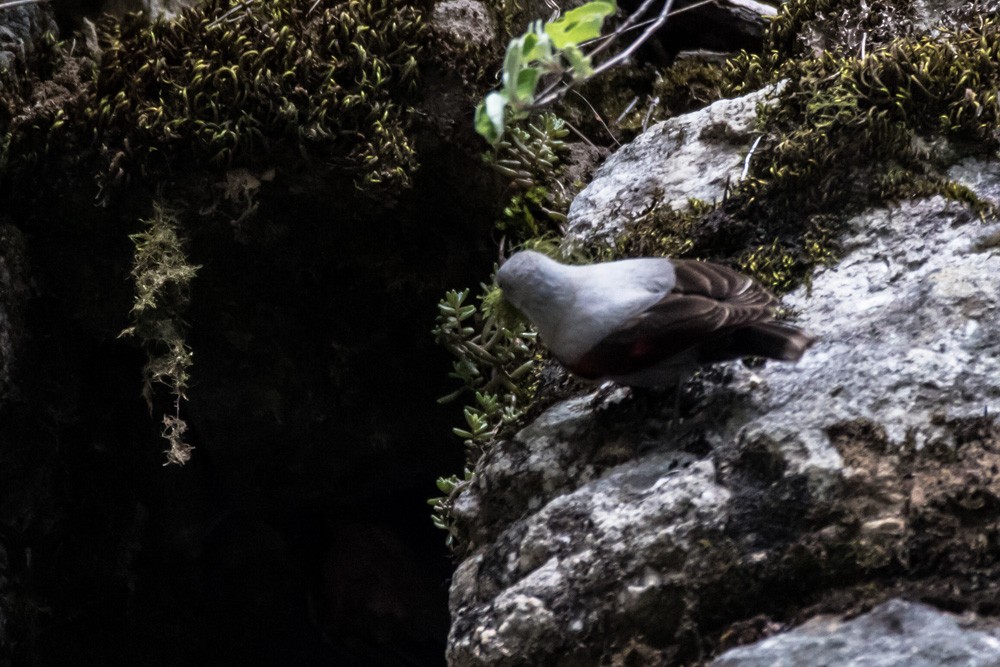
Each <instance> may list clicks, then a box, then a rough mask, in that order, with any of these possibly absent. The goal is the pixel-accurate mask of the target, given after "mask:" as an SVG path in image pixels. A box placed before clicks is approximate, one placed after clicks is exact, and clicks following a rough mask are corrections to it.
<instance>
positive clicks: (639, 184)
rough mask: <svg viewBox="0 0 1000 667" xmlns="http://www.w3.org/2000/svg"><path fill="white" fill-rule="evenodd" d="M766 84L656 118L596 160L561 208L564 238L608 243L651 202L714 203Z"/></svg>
mask: <svg viewBox="0 0 1000 667" xmlns="http://www.w3.org/2000/svg"><path fill="white" fill-rule="evenodd" d="M774 91H775V89H774V88H773V87H770V88H765V89H764V90H761V91H757V92H754V93H751V94H749V95H745V96H743V97H738V98H735V99H727V100H719V101H718V102H715V103H714V104H712V105H710V106H708V107H706V108H704V109H702V110H700V111H695V112H693V113H689V114H685V115H683V116H679V117H677V118H671V119H670V120H666V121H663V122H662V123H657V124H656V125H654V126H653V127H651V128H649V130H647V131H646V132H643V133H642V134H641V135H639V136H638V137H637V138H636V139H635V141H633V142H632V143H630V144H628V145H626V146H624V147H622V148H621V149H619V150H618V151H617V152H615V153H614V155H612V156H611V157H610V158H608V160H607V161H606V162H605V163H604V164H603V165H601V167H600V169H598V170H597V173H596V174H595V176H594V179H593V181H591V182H590V184H589V185H587V187H586V188H584V189H583V191H582V192H580V194H579V195H577V197H576V199H575V200H573V203H572V205H571V206H570V208H569V213H568V219H567V231H566V243H568V244H570V245H572V244H575V243H579V242H582V241H584V240H587V241H588V242H595V241H597V242H610V241H611V240H612V239H613V238H614V237H615V236H616V235H617V234H618V233H619V232H620V231H621V230H622V228H623V227H624V226H626V225H628V224H629V223H631V222H634V221H635V220H637V219H638V218H640V217H642V216H643V215H644V214H646V213H648V212H649V211H650V210H652V209H653V208H654V207H665V208H667V209H677V210H679V209H684V208H686V207H687V206H688V201H689V200H690V199H701V200H704V201H715V200H718V199H720V198H721V197H722V195H723V193H724V192H725V189H726V185H727V184H735V183H737V182H739V180H740V179H741V176H742V173H743V165H744V162H745V161H746V159H747V153H748V152H749V150H750V147H751V146H752V145H753V141H754V134H753V130H754V122H755V121H756V118H757V114H756V110H757V105H758V104H759V103H762V102H765V101H766V100H767V99H769V97H770V96H771V95H773V93H774Z"/></svg>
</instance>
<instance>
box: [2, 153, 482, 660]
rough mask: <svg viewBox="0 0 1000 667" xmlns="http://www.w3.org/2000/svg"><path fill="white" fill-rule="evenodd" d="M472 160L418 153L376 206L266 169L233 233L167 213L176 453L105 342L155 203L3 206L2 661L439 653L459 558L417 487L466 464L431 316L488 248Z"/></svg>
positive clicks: (74, 200)
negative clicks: (20, 338) (14, 277)
mask: <svg viewBox="0 0 1000 667" xmlns="http://www.w3.org/2000/svg"><path fill="white" fill-rule="evenodd" d="M463 160H469V161H470V162H468V163H466V162H463ZM472 160H473V158H468V157H459V158H457V159H456V158H455V156H454V155H452V156H444V157H442V156H441V155H434V154H431V153H428V154H427V155H426V156H425V157H424V159H423V167H422V169H421V170H420V172H418V174H417V175H416V183H415V185H414V188H413V189H412V190H410V191H409V192H408V193H405V194H404V195H403V196H402V198H401V199H400V200H399V201H398V202H397V203H396V204H395V205H394V206H392V207H389V208H385V207H382V206H381V205H380V203H379V202H373V203H371V204H369V205H366V204H364V203H362V204H360V205H359V204H358V201H357V198H356V197H355V198H342V199H341V198H338V197H337V195H336V194H335V193H336V192H337V190H336V189H334V188H331V189H330V191H329V192H316V191H315V190H308V191H306V192H301V193H298V194H296V193H294V192H293V191H294V188H289V187H287V186H288V184H287V183H285V184H276V185H275V186H274V187H273V188H272V189H271V190H270V191H266V192H262V194H261V197H260V209H259V211H258V212H257V214H256V216H255V217H254V218H253V219H252V220H251V221H249V222H247V223H245V225H244V226H243V227H241V228H236V227H235V226H234V225H232V224H230V223H229V222H228V221H227V220H224V219H221V218H209V219H206V220H204V221H199V220H197V219H194V220H187V221H186V222H185V227H186V230H187V231H188V233H189V234H190V236H191V245H190V255H191V259H192V261H193V262H194V263H196V264H200V265H201V266H202V268H201V270H200V271H199V273H198V276H197V278H196V279H195V281H194V284H193V287H192V301H191V308H190V311H189V313H188V322H189V323H190V327H191V328H190V336H189V342H190V345H191V347H192V349H193V350H194V353H195V363H194V366H193V368H192V374H193V378H192V384H191V389H190V392H189V398H190V400H189V401H188V402H187V403H186V404H185V405H184V406H183V408H182V410H183V416H184V418H185V419H186V420H187V421H188V423H189V425H190V429H191V430H190V432H189V433H190V436H191V439H190V442H191V444H192V445H194V446H195V448H196V449H195V450H194V453H193V458H192V460H191V462H190V463H189V464H188V465H186V466H184V467H174V466H170V467H166V468H164V467H163V465H162V464H163V461H164V457H163V453H162V452H163V449H164V448H165V442H164V441H163V440H162V438H161V437H160V433H159V431H160V425H159V424H158V422H157V420H158V419H159V415H162V414H163V412H164V411H165V410H168V409H169V408H170V401H169V400H168V398H169V397H167V396H166V393H165V392H163V393H162V394H158V396H157V399H156V400H155V401H154V409H153V413H152V416H151V415H150V413H149V411H148V409H147V406H146V404H145V402H144V400H143V398H142V397H141V396H140V390H141V375H140V369H141V368H142V365H143V363H144V362H145V356H144V354H143V353H142V351H141V350H140V349H139V347H138V346H137V344H136V343H135V342H133V341H128V340H122V339H119V338H118V333H119V331H120V330H121V329H122V328H124V327H125V326H127V323H128V320H127V318H128V310H129V307H130V305H131V299H132V290H133V286H132V284H131V282H130V280H129V277H128V271H129V269H130V262H131V254H132V250H133V249H132V244H131V242H130V241H129V240H128V233H129V232H130V231H132V230H134V229H135V227H136V224H137V220H138V219H140V218H141V217H143V216H146V215H148V206H149V203H150V201H151V199H152V197H151V196H150V195H149V194H147V193H141V192H137V193H135V194H134V195H132V196H129V197H126V198H124V199H123V200H122V201H121V202H119V203H118V204H115V205H113V206H112V207H111V208H109V209H98V208H94V207H93V206H92V204H91V203H89V202H87V199H88V198H89V197H90V196H91V193H90V192H89V191H88V192H83V191H82V190H84V188H81V191H80V192H73V191H66V192H64V193H63V195H62V196H60V197H56V198H49V199H48V200H43V199H41V198H31V199H25V200H20V202H19V205H18V206H16V207H14V208H12V209H11V210H9V212H8V220H9V221H13V222H16V224H17V226H18V228H19V229H20V230H21V231H22V232H23V233H24V236H25V239H26V244H27V255H28V260H29V265H30V267H31V269H30V270H31V276H32V281H33V292H32V296H31V298H30V299H29V300H28V301H27V303H26V307H25V330H26V331H27V332H28V335H27V338H26V340H25V343H24V347H23V351H22V354H21V357H20V363H19V366H18V375H17V383H16V386H17V390H18V393H17V394H16V395H13V396H11V397H9V399H8V400H7V401H6V402H5V404H4V405H3V407H2V409H0V438H2V440H3V443H4V447H3V453H2V454H0V470H2V473H0V475H2V477H3V479H2V480H0V481H2V482H3V484H0V510H2V512H0V530H2V533H0V538H2V540H0V542H2V544H3V546H4V547H5V550H6V560H7V564H6V568H5V570H4V574H5V577H6V585H5V586H4V588H3V594H4V596H5V597H6V598H7V600H6V603H7V604H6V605H5V608H6V609H8V610H10V611H13V612H14V613H12V614H9V616H8V617H7V618H5V619H4V624H3V628H4V631H5V632H6V634H7V637H11V638H13V637H17V638H18V641H17V643H8V644H7V647H6V648H5V651H7V652H8V653H9V658H8V659H9V660H11V664H24V665H30V664H41V665H46V664H69V663H70V662H73V663H74V664H164V665H175V664H210V665H222V664H238V663H242V664H301V665H355V664H356V665H367V664H382V665H434V664H443V662H444V644H445V638H446V635H447V631H448V612H447V592H448V582H449V577H450V574H451V569H452V563H451V560H450V558H449V555H448V552H447V549H446V548H445V546H444V535H443V534H442V533H441V532H440V531H438V530H436V529H435V528H434V527H433V526H432V524H431V522H430V511H429V508H428V506H427V505H426V502H425V501H426V499H427V498H429V497H431V496H434V495H436V494H437V491H436V489H435V487H434V480H435V478H436V477H437V476H439V475H445V474H451V473H454V472H457V471H459V470H460V469H461V466H462V463H463V459H464V457H463V452H462V447H461V443H460V442H459V441H458V440H457V439H456V438H454V437H453V436H452V435H451V427H452V426H454V425H455V424H458V423H461V408H460V405H457V404H452V405H444V406H441V405H438V404H437V403H436V400H435V399H436V398H437V397H439V396H441V395H443V394H445V393H448V392H450V391H452V390H453V389H454V385H453V381H452V380H450V379H449V378H448V377H447V372H448V369H449V367H450V359H449V357H448V355H447V354H446V353H445V352H444V351H443V350H441V349H439V348H438V347H437V346H436V345H435V344H434V342H433V339H432V335H431V333H430V330H431V328H432V326H433V324H434V317H435V314H436V303H437V300H438V299H439V298H440V297H441V296H442V294H443V292H444V291H445V290H446V289H449V288H455V287H464V286H474V285H476V284H477V283H478V282H479V281H480V280H482V277H483V276H484V275H488V273H489V270H490V267H491V266H492V263H493V261H494V259H495V253H496V250H495V247H494V246H493V244H492V241H491V240H490V238H489V232H488V230H489V229H490V227H491V223H492V220H493V219H494V216H495V215H496V211H495V210H492V209H490V208H489V207H488V206H484V204H482V202H491V201H499V200H500V197H497V196H495V192H492V191H491V189H493V188H495V187H496V185H495V182H494V180H493V178H492V177H491V176H489V175H487V174H485V173H484V172H483V169H482V167H481V166H480V165H479V164H478V163H476V162H474V161H472ZM484 189H485V190H486V191H487V194H484ZM340 192H341V193H342V192H343V190H341V191H340ZM0 657H4V656H3V654H0Z"/></svg>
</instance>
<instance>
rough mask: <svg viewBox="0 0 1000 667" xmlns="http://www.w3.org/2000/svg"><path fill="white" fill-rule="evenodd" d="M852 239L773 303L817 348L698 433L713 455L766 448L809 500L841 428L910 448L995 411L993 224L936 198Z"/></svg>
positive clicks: (998, 299)
mask: <svg viewBox="0 0 1000 667" xmlns="http://www.w3.org/2000/svg"><path fill="white" fill-rule="evenodd" d="M994 187H995V185H994ZM850 228H851V229H852V230H853V231H852V233H851V234H850V235H849V236H848V237H847V238H846V239H845V240H844V242H843V245H844V249H845V250H846V254H845V256H844V258H843V259H842V260H841V261H840V262H839V263H838V264H837V265H836V266H833V267H829V268H825V269H820V270H819V271H817V273H816V275H815V276H814V278H813V281H812V287H811V289H810V288H806V287H802V288H800V289H799V290H798V291H796V292H794V293H793V294H791V295H789V296H788V297H786V298H785V300H784V303H785V305H786V306H788V307H790V308H791V309H793V310H794V311H795V312H797V313H798V315H797V317H796V319H795V321H796V323H797V324H798V325H800V326H803V327H804V328H806V329H807V330H809V331H811V332H812V333H814V334H817V335H819V336H820V341H819V342H818V343H817V344H816V345H815V346H814V347H813V348H812V349H811V350H809V352H807V353H806V355H805V357H803V359H802V361H801V362H799V363H798V364H795V365H789V364H770V365H768V366H767V368H765V369H763V370H761V371H760V372H759V375H760V377H761V379H762V387H761V388H760V390H758V391H755V392H750V393H749V395H748V399H749V405H747V406H744V408H743V409H742V410H741V411H740V412H739V413H738V414H733V415H732V416H730V417H728V419H727V421H726V423H725V425H724V426H723V427H722V428H717V429H713V428H710V429H709V431H708V432H709V437H710V440H711V441H712V442H714V443H716V444H717V445H718V444H723V443H729V442H733V441H737V442H748V441H751V442H752V441H755V440H762V441H766V442H767V443H768V444H769V446H770V447H772V448H775V449H776V450H778V451H780V456H781V458H782V460H783V461H784V462H785V463H786V464H788V466H789V472H790V473H808V474H809V475H810V476H811V477H813V479H814V481H815V482H817V483H818V485H819V486H820V487H823V486H825V485H827V484H829V483H831V482H833V481H834V480H835V479H836V478H837V476H838V475H839V473H840V469H841V462H840V457H839V455H838V454H837V452H836V450H834V449H833V447H832V446H831V445H830V438H829V436H828V431H829V429H830V428H831V427H833V426H835V425H837V424H838V423H843V422H848V421H852V420H856V419H864V420H866V421H869V422H872V423H874V424H877V425H878V426H879V427H881V428H882V429H884V430H885V432H886V435H887V437H888V439H889V441H890V442H891V443H894V444H902V443H910V444H913V445H915V446H916V447H917V448H918V449H919V448H920V447H922V446H924V445H926V444H928V443H941V444H946V445H950V444H953V443H952V439H953V435H952V434H951V432H950V431H949V430H948V429H946V428H945V427H944V423H945V422H946V421H947V420H949V419H955V418H959V417H975V416H981V415H983V414H987V413H988V414H996V413H997V412H998V411H1000V337H997V336H996V335H995V332H996V331H997V330H998V329H1000V279H998V278H997V276H1000V255H998V254H997V253H996V252H992V251H990V250H989V249H981V248H979V244H978V241H977V239H980V238H986V239H988V238H991V237H992V235H994V234H998V233H1000V225H996V224H993V225H984V224H980V223H979V222H978V221H975V220H974V218H973V217H972V216H971V215H970V214H969V212H968V211H967V210H966V209H965V208H964V207H963V206H959V205H955V204H953V203H949V202H947V201H946V200H944V199H942V198H940V197H935V198H932V199H927V200H921V201H911V202H904V203H903V204H902V205H900V206H899V207H898V208H892V209H878V210H874V211H870V212H868V213H865V214H863V215H860V216H858V217H856V218H854V219H853V220H851V222H850Z"/></svg>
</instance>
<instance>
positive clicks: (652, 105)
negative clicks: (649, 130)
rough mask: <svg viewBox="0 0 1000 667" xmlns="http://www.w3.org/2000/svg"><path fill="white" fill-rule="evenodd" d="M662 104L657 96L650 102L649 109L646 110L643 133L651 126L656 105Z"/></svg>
mask: <svg viewBox="0 0 1000 667" xmlns="http://www.w3.org/2000/svg"><path fill="white" fill-rule="evenodd" d="M659 103H660V96H659V95H657V96H656V97H654V98H653V99H652V100H650V102H649V108H648V109H646V116H645V117H644V118H643V119H642V131H643V132H645V131H646V126H648V125H649V119H650V117H652V115H653V110H654V109H656V105H657V104H659Z"/></svg>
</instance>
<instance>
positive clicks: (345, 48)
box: [6, 0, 425, 194]
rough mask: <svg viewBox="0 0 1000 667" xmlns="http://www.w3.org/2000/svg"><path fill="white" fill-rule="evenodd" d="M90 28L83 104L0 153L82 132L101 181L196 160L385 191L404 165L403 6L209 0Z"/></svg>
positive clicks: (406, 70) (62, 110)
mask: <svg viewBox="0 0 1000 667" xmlns="http://www.w3.org/2000/svg"><path fill="white" fill-rule="evenodd" d="M99 38H100V39H99V43H100V53H99V54H98V55H97V56H96V59H97V62H96V64H95V69H94V73H93V75H92V77H91V78H89V79H85V86H86V88H87V94H86V95H84V98H85V100H86V102H87V103H86V104H85V105H82V107H81V105H75V106H68V107H58V108H56V109H55V110H54V111H53V112H52V113H50V114H43V115H35V116H34V117H31V118H26V119H24V120H23V121H22V122H17V120H15V122H14V123H12V126H11V135H12V137H11V138H10V139H9V140H8V141H9V144H10V145H9V147H8V149H7V151H6V155H7V157H8V160H10V159H11V157H12V156H13V158H14V159H16V160H18V161H19V162H20V163H21V164H22V166H26V165H25V163H27V162H29V160H28V159H27V156H34V157H35V158H36V159H37V158H40V157H43V156H46V155H47V154H49V153H50V152H51V151H53V150H58V148H59V146H60V145H61V140H62V139H63V138H64V137H65V135H66V134H67V133H69V134H72V135H75V136H77V137H79V136H86V135H88V134H89V135H91V136H92V137H93V139H94V143H93V146H92V147H93V149H94V150H95V151H96V153H97V154H98V155H99V157H100V159H101V161H102V162H103V163H104V168H103V169H102V170H101V173H100V177H99V180H100V181H101V185H102V186H105V187H107V186H118V185H121V184H124V183H127V182H130V181H137V180H144V179H145V180H153V181H155V180H156V176H157V175H162V174H163V173H165V172H168V171H173V172H182V171H183V169H184V165H185V164H191V165H197V166H198V167H203V166H204V165H206V164H207V165H210V166H213V167H217V168H219V169H220V170H221V169H224V168H230V167H234V166H246V167H269V166H277V167H278V168H279V169H284V170H290V171H294V170H296V168H297V169H298V170H299V171H305V170H306V169H308V170H309V171H315V170H316V169H317V168H319V170H320V172H321V174H325V175H332V176H336V175H338V174H343V175H345V176H347V177H348V178H350V179H351V180H352V181H353V182H354V184H355V185H356V186H357V187H358V188H360V189H362V190H364V191H367V192H373V193H375V192H378V193H380V194H384V193H387V192H388V193H391V192H393V191H395V190H397V189H399V188H401V187H404V186H406V185H407V184H408V183H409V175H410V174H411V173H412V171H413V170H414V169H415V168H416V157H415V150H414V147H413V145H412V143H411V141H410V139H409V138H408V137H407V135H406V127H407V124H408V122H409V110H408V108H407V106H406V105H405V98H406V96H407V95H408V94H409V93H410V92H412V91H413V90H414V87H415V82H416V78H415V77H416V74H417V60H418V57H419V56H420V54H421V51H422V45H423V42H424V39H425V28H424V26H423V20H422V15H421V13H420V11H418V10H417V9H416V8H414V7H412V6H409V5H408V4H407V3H401V2H394V1H392V0H352V1H350V2H347V1H345V2H334V1H326V2H319V3H304V2H298V1H296V0H266V1H265V0H255V1H253V2H241V1H238V0H209V1H208V2H206V3H204V4H202V5H200V6H198V7H196V8H189V9H186V10H185V11H184V12H183V13H181V14H180V16H178V17H177V18H176V19H175V20H173V21H169V22H157V23H154V24H152V25H150V24H148V23H147V22H146V20H145V19H144V18H142V17H141V16H140V15H132V16H128V17H126V18H125V19H123V20H122V21H120V22H113V21H105V22H102V24H101V26H100V31H99ZM22 156H24V158H22Z"/></svg>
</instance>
